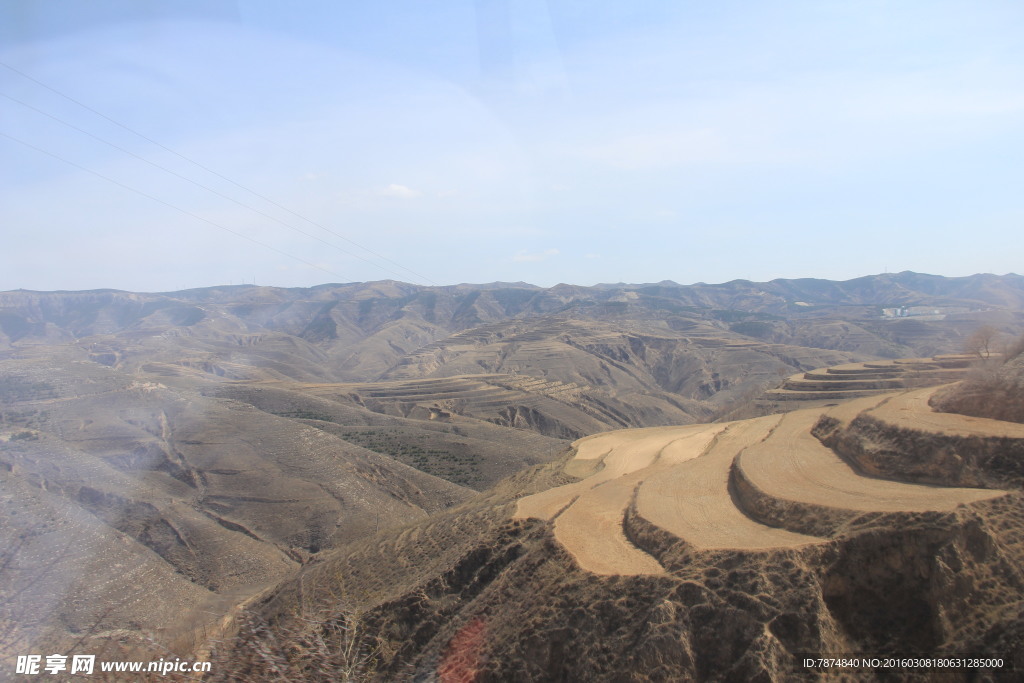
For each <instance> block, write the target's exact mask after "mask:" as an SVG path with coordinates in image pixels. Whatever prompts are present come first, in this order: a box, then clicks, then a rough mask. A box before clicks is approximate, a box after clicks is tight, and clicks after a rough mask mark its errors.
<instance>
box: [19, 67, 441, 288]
mask: <svg viewBox="0 0 1024 683" xmlns="http://www.w3.org/2000/svg"><path fill="white" fill-rule="evenodd" d="M0 66H2V67H4V68H6V69H8V70H10V71H13V72H14V73H16V74H18V75H19V76H22V77H23V78H26V79H28V80H30V81H32V82H33V83H35V84H37V85H39V86H41V87H43V88H46V89H47V90H49V91H50V92H52V93H54V94H56V95H59V96H61V97H63V98H64V99H66V100H68V101H69V102H73V103H75V104H77V105H78V106H79V107H82V108H83V109H86V110H88V111H91V112H92V113H93V114H96V115H97V116H99V117H101V118H103V119H105V120H107V121H109V122H110V123H112V124H114V125H115V126H118V127H119V128H122V129H124V130H126V131H128V132H129V133H131V134H133V135H136V136H138V137H140V138H142V139H143V140H145V141H146V142H149V143H150V144H153V145H156V146H157V147H159V148H160V149H162V150H164V151H166V152H170V153H171V154H173V155H174V156H176V157H178V158H180V159H183V160H185V161H187V162H188V163H190V164H192V165H193V166H196V167H198V168H201V169H202V170H204V171H206V172H207V173H210V174H212V175H215V176H217V177H218V178H220V179H222V180H224V181H226V182H229V183H231V184H232V185H234V186H235V187H237V188H239V189H241V190H244V191H246V192H248V193H249V194H251V195H253V196H255V197H259V198H260V199H262V200H263V201H265V202H267V203H268V204H271V205H273V206H276V207H277V208H279V209H281V210H283V211H286V212H288V213H290V214H291V215H293V216H295V217H296V218H299V219H300V220H303V221H306V222H307V223H309V224H310V225H313V226H315V227H317V228H320V229H321V230H323V231H324V232H327V233H329V234H331V235H334V236H335V237H337V238H338V239H341V240H344V241H345V242H348V243H349V244H351V245H353V246H356V247H359V248H360V249H362V250H363V251H365V252H367V253H368V254H371V255H373V256H375V257H376V258H379V259H381V260H382V261H386V262H388V263H390V264H392V265H393V266H396V267H398V268H401V269H402V270H404V271H406V272H407V273H411V274H413V275H415V276H416V277H418V278H420V279H421V280H424V281H425V282H429V283H430V284H432V285H435V286H439V285H438V284H437V283H436V282H434V281H433V280H431V279H430V278H428V277H426V276H425V275H420V274H419V273H417V272H416V271H414V270H412V269H411V268H407V267H406V266H403V265H402V264H400V263H398V262H396V261H393V260H391V259H389V258H388V257H386V256H383V255H382V254H378V253H377V252H375V251H373V250H372V249H369V248H368V247H364V246H363V245H361V244H359V243H358V242H356V241H355V240H352V239H349V238H348V237H345V236H344V235H341V234H339V233H337V232H335V231H333V230H331V229H330V228H327V227H325V226H323V225H321V224H320V223H317V222H316V221H314V220H312V219H309V218H306V217H305V216H303V215H302V214H300V213H298V212H296V211H293V210H292V209H289V208H288V207H287V206H284V205H282V204H279V203H277V202H275V201H274V200H273V199H270V198H269V197H266V196H264V195H262V194H260V193H259V192H257V191H255V190H252V189H250V188H248V187H246V186H245V185H242V184H241V183H238V182H236V181H234V180H232V179H231V178H228V177H227V176H225V175H222V174H220V173H218V172H217V171H215V170H213V169H212V168H209V167H207V166H204V165H203V164H201V163H199V162H198V161H196V160H195V159H191V158H189V157H187V156H185V155H184V154H181V153H180V152H177V151H175V150H173V149H171V148H170V147H167V146H166V145H163V144H161V143H159V142H157V141H156V140H154V139H152V138H150V137H148V136H146V135H144V134H142V133H140V132H138V131H137V130H135V129H133V128H131V127H129V126H127V125H125V124H123V123H121V122H120V121H117V120H115V119H113V118H111V117H109V116H107V115H106V114H104V113H103V112H101V111H98V110H96V109H93V108H92V107H90V106H89V105H87V104H85V103H83V102H80V101H79V100H77V99H75V98H74V97H71V96H70V95H67V94H65V93H63V92H61V91H60V90H57V89H56V88H54V87H52V86H50V85H47V84H46V83H44V82H42V81H40V80H38V79H36V78H33V77H32V76H30V75H28V74H27V73H25V72H24V71H21V70H19V69H16V68H14V67H13V66H11V65H10V64H7V63H5V62H0ZM11 99H13V98H11ZM37 111H38V110H37ZM47 116H49V114H47ZM51 118H55V117H51ZM62 123H63V121H62ZM83 132H84V131H83ZM89 135H91V134H89ZM93 137H95V136H93ZM97 139H99V138H97ZM101 141H102V140H101ZM108 144H109V143H108ZM133 156H134V155H133ZM144 161H145V160H144ZM165 170H166V169H165ZM175 175H177V174H175ZM179 177H180V176H179ZM190 182H194V181H190ZM196 184H198V183H196ZM201 187H202V186H201ZM207 189H209V188H207ZM211 191H213V190H211ZM218 194H219V193H218ZM222 196H223V195H222ZM229 199H230V198H229ZM232 201H235V200H232ZM236 203H237V202H236ZM243 206H245V205H244V204H243ZM248 208H251V207H248ZM252 210H253V211H256V209H252ZM258 213H259V212H258ZM263 215H266V214H263ZM278 222H280V221H278ZM285 225H287V224H285ZM289 227H290V226H289ZM303 234H305V233H303ZM332 246H333V245H332ZM335 248H338V247H335ZM345 253H349V252H345ZM350 255H351V256H355V254H350ZM355 257H356V258H361V257H358V256H355ZM362 260H364V261H366V259H362ZM367 262H368V263H372V262H370V261H367ZM373 265H375V266H376V267H378V268H383V267H382V266H380V265H379V264H373ZM384 270H387V269H386V268H384ZM388 272H392V271H388ZM392 274H394V273H392Z"/></svg>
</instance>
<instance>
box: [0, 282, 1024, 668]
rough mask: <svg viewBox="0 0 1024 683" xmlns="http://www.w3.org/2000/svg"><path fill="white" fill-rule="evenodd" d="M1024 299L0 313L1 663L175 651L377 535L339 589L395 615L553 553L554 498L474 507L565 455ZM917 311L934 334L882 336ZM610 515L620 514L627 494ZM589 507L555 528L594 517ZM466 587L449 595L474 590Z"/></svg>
mask: <svg viewBox="0 0 1024 683" xmlns="http://www.w3.org/2000/svg"><path fill="white" fill-rule="evenodd" d="M1020 289H1021V288H1020V281H1019V278H1017V277H1016V276H1005V277H995V276H976V277H974V278H964V279H956V280H955V281H952V280H951V281H946V280H945V279H942V278H938V279H935V278H932V277H929V276H913V274H910V275H906V274H901V275H900V276H891V277H881V276H879V277H873V278H867V279H864V280H863V281H851V282H848V283H826V282H824V281H776V282H773V283H760V284H759V283H749V282H735V283H727V284H726V285H695V286H692V287H681V286H678V285H674V284H673V283H660V284H658V285H651V286H645V285H624V286H616V287H606V286H602V287H576V286H571V285H559V286H557V287H552V288H546V289H543V288H537V287H533V286H529V285H523V284H522V283H516V284H512V285H505V284H501V283H495V284H493V285H488V286H473V285H458V286H454V287H433V288H424V287H417V286H414V285H408V284H404V283H398V282H376V283H350V284H341V285H324V286H321V287H314V288H309V289H279V288H269V287H248V286H242V287H215V288H208V289H203V290H189V291H184V292H172V293H164V294H146V293H131V292H119V291H114V290H101V291H93V292H25V291H18V292H6V293H0V480H2V490H0V491H2V492H0V505H2V515H0V547H2V548H4V550H3V555H2V556H0V593H2V594H0V623H2V624H6V625H11V626H8V627H7V628H2V629H0V654H2V655H3V656H5V657H6V656H7V655H10V654H12V653H16V652H24V651H26V650H25V647H27V646H28V645H29V644H31V646H32V647H33V648H36V649H38V650H39V651H42V650H46V649H47V648H54V649H53V650H52V651H58V650H60V649H62V648H64V647H66V646H67V644H68V643H71V642H79V643H93V644H95V645H96V647H97V648H99V647H101V646H103V647H109V648H116V647H122V646H123V647H131V645H132V643H135V644H143V643H150V644H152V643H159V644H160V645H161V646H168V647H171V648H172V649H173V650H174V651H176V652H179V653H185V652H187V651H188V650H189V648H190V647H191V645H190V640H189V639H190V638H191V637H193V636H194V635H195V633H196V632H197V631H198V630H201V629H202V628H204V627H208V626H210V624H216V623H218V622H219V621H220V620H221V619H222V618H223V617H224V615H226V614H228V613H229V612H230V611H231V610H233V609H235V608H236V607H237V606H238V605H240V604H243V603H245V602H246V601H250V600H253V599H255V598H256V596H258V595H260V594H261V591H263V590H264V589H265V588H266V587H268V586H273V585H276V584H277V583H278V582H280V581H288V580H289V579H290V577H292V576H294V575H295V574H296V573H297V572H299V571H300V569H301V568H302V567H303V566H306V565H307V564H310V563H311V562H312V563H313V564H314V565H317V566H319V563H317V562H315V560H316V559H317V558H319V557H321V556H323V555H324V554H325V553H329V552H333V551H334V550H337V549H341V548H345V549H346V550H345V552H346V553H348V552H364V553H369V554H368V555H367V557H368V558H369V557H371V556H372V555H373V552H376V551H374V550H373V548H375V547H376V546H374V545H373V544H374V543H377V542H378V541H373V542H371V541H368V540H366V539H368V538H371V537H374V535H375V533H376V532H378V531H380V532H382V533H383V534H384V536H381V537H380V538H394V539H396V540H394V543H393V545H392V546H390V550H388V551H387V552H390V553H392V556H391V558H390V559H389V560H388V561H391V560H394V562H397V563H398V566H397V567H390V566H385V565H387V562H384V563H383V564H382V562H381V561H380V558H377V559H375V560H374V563H373V564H371V565H367V566H366V567H365V568H364V569H363V570H360V571H364V575H361V576H365V581H364V579H359V580H357V581H355V583H356V584H357V585H358V586H364V583H365V585H366V586H369V585H371V583H372V585H374V586H377V587H378V588H375V589H374V590H378V589H379V591H383V593H381V595H383V594H384V593H387V595H389V596H391V597H389V598H388V599H404V598H403V597H402V596H404V595H405V592H407V589H408V590H412V588H410V587H415V586H420V585H422V583H423V582H424V581H430V580H433V579H432V578H431V577H433V578H436V576H437V572H441V573H442V574H444V572H447V571H449V570H450V569H452V567H453V565H452V564H451V563H452V562H455V561H456V560H457V559H458V558H461V557H463V555H464V554H465V552H468V550H467V548H468V546H467V545H466V543H471V544H477V545H480V544H483V546H486V547H491V546H492V545H493V538H492V536H493V534H494V533H497V534H499V536H500V535H501V534H506V533H508V534H513V535H512V536H509V537H508V538H513V537H516V538H518V536H517V535H522V534H526V536H528V537H529V538H531V539H533V541H530V543H534V541H536V542H537V543H540V544H541V545H540V546H537V547H539V548H549V549H550V548H552V547H560V546H557V544H555V545H551V542H552V538H553V537H549V536H547V535H546V534H547V533H548V532H547V531H546V529H547V527H546V526H545V525H544V524H541V523H539V522H537V521H535V520H528V519H520V520H512V521H510V514H511V512H510V509H509V507H508V503H509V501H510V500H511V496H512V495H513V493H515V495H518V493H519V492H522V491H526V490H530V491H532V490H533V489H538V488H542V486H541V484H542V482H550V481H557V482H560V483H568V477H569V475H568V474H566V473H565V472H562V471H561V470H560V469H557V470H551V471H548V470H543V472H545V473H544V474H543V475H539V474H538V475H534V478H530V477H520V478H515V477H514V478H513V479H512V480H511V482H512V483H505V484H502V485H500V486H499V488H498V489H496V490H495V491H490V492H486V490H487V489H488V488H489V487H491V486H493V485H494V484H496V483H497V482H499V481H500V480H502V479H503V478H506V477H509V476H511V475H514V474H515V473H516V472H518V471H520V470H521V469H522V468H524V467H526V468H529V467H537V466H540V465H542V464H544V463H548V462H550V461H551V460H552V459H553V458H556V457H557V455H558V453H560V452H561V451H562V450H563V449H564V448H565V446H566V445H567V443H568V441H569V440H571V439H577V438H580V437H586V436H588V435H593V434H597V433H601V432H606V431H608V430H612V429H621V428H623V427H630V428H645V427H677V426H678V425H690V424H692V423H696V422H703V421H706V420H708V419H710V418H715V417H719V416H721V415H723V414H726V413H728V412H729V411H730V410H732V409H733V408H735V407H736V406H737V405H742V404H743V403H745V402H748V401H750V400H751V399H752V398H753V397H754V396H756V395H758V394H759V393H760V392H761V391H762V390H763V389H764V388H766V387H767V386H769V385H772V384H774V383H777V381H778V379H780V378H781V377H784V376H786V375H791V374H792V373H794V372H798V371H799V372H806V371H810V370H813V369H814V368H819V367H825V366H831V365H836V364H841V363H853V362H862V361H867V360H873V359H876V358H878V357H896V356H909V355H921V354H935V353H943V352H951V351H955V350H958V348H959V346H960V345H961V343H962V341H963V338H964V337H965V336H966V335H967V334H969V333H970V331H973V329H974V328H975V327H976V326H977V325H978V324H979V323H980V322H987V323H989V324H992V325H994V326H995V327H997V328H1000V329H1003V330H1017V329H1020V327H1021V323H1022V320H1024V319H1022V318H1021V315H1020V314H1019V313H1018V312H1015V310H1012V309H1011V308H1007V307H1008V306H1013V305H1015V303H1014V302H1016V301H1017V300H1018V299H1017V297H1018V295H1019V292H1020ZM924 304H927V305H941V306H945V307H947V308H948V310H947V312H946V313H943V314H942V315H939V316H936V315H930V316H919V317H917V318H915V317H914V316H910V317H907V318H905V319H904V318H899V319H896V318H892V319H890V318H883V317H882V307H885V306H912V305H924ZM900 312H901V314H902V309H900ZM857 424H858V425H860V424H861V423H857ZM695 429H697V431H701V430H700V429H699V428H695ZM746 429H747V428H746V427H745V428H742V429H741V428H739V427H730V428H729V431H728V432H723V433H722V435H721V439H722V440H723V443H724V442H726V441H729V440H731V439H735V438H739V432H740V431H743V430H746ZM857 434H858V433H857V432H856V430H852V431H850V432H849V438H850V439H851V440H852V439H854V436H856V435H857ZM705 436H706V434H705ZM702 438H703V437H702ZM863 440H865V439H862V441H863ZM851 443H852V441H851ZM669 450H670V451H671V449H669ZM701 462H702V466H703V464H705V463H707V462H710V461H706V460H701ZM866 462H867V460H866ZM871 462H874V461H871ZM995 462H996V461H995V460H994V459H993V458H991V457H988V458H981V457H979V458H978V459H977V462H976V463H975V462H974V461H971V463H970V468H968V470H970V471H972V472H975V471H978V472H980V471H983V470H984V469H985V468H986V467H988V466H989V465H992V464H993V463H995ZM579 467H580V465H579V464H578V463H577V464H576V465H573V466H571V467H570V470H571V472H570V473H572V472H576V474H582V473H584V472H583V471H582V470H578V468H579ZM573 468H576V469H573ZM971 468H973V469H971ZM712 469H714V468H712ZM919 469H920V468H919ZM577 470H578V471H577ZM947 470H948V468H947ZM709 471H710V470H709ZM717 471H718V470H714V472H717ZM943 471H945V470H943ZM965 471H966V470H965ZM915 473H916V474H915ZM663 474H665V476H666V477H667V478H666V481H669V480H671V477H668V473H667V472H666V473H663ZM911 475H914V476H923V475H922V474H921V472H920V471H918V470H914V471H913V472H911V471H910V470H908V474H907V476H911ZM709 476H710V475H709ZM535 477H541V478H540V479H536V478H535ZM545 477H546V478H545ZM999 477H1000V478H997V479H992V480H991V481H992V482H994V483H992V485H998V486H1002V485H1004V483H1005V485H1007V486H1011V487H1012V486H1015V485H1016V483H1015V480H1013V478H1012V477H1009V476H1008V475H1006V474H1005V473H1003V474H1000V475H999ZM584 481H586V480H584ZM964 481H965V482H967V480H964ZM972 481H974V480H972ZM977 481H982V479H978V480H977ZM984 481H989V480H987V479H985V480H984ZM963 485H964V486H971V485H975V484H974V483H969V482H967V483H964V484H963ZM524 487H525V488H524ZM479 491H485V493H484V494H483V497H482V498H479V499H477V500H476V502H475V503H473V506H475V507H473V506H470V507H460V506H469V501H470V499H471V498H472V497H473V496H474V495H475V494H476V493H477V492H479ZM602 493H607V494H608V495H612V496H614V501H613V502H614V503H615V504H616V505H619V504H620V503H622V502H623V495H624V490H623V489H618V490H617V489H615V487H608V488H607V489H606V490H604V491H602ZM645 496H646V494H645ZM581 498H582V500H581V502H580V505H579V507H578V508H576V509H573V507H575V506H571V507H570V508H569V510H568V511H567V514H568V517H566V519H567V520H570V519H572V518H573V517H580V518H582V519H587V518H588V517H587V515H588V514H589V513H588V512H587V510H588V509H590V510H591V511H592V512H600V511H602V510H604V511H607V509H611V508H608V507H606V506H604V501H602V500H601V499H600V498H597V499H594V498H593V497H591V496H582V497H581ZM627 498H628V496H627ZM644 500H647V499H646V497H645V498H644ZM627 502H629V501H628V500H627ZM720 502H721V501H720ZM588 506H589V507H588ZM644 506H645V509H646V506H647V503H644ZM612 507H614V506H612ZM616 509H617V510H620V511H621V509H628V508H622V507H621V505H620V506H619V507H618V508H616ZM602 514H603V513H602ZM616 514H618V512H615V513H614V514H612V517H611V524H612V526H614V525H615V524H616V523H617V521H616V520H617V519H618V518H617V517H615V515H616ZM652 514H654V513H652ZM467 515H468V516H467ZM734 516H735V515H734ZM428 519H429V520H431V521H429V522H426V521H425V522H424V526H423V527H422V528H421V527H420V526H419V525H418V522H419V521H420V520H428ZM607 521H608V520H605V522H607ZM452 525H455V526H452ZM606 526H607V525H606ZM673 528H674V527H673ZM389 529H399V530H400V531H396V532H395V533H396V534H398V535H397V536H395V535H390V534H391V531H388V530H389ZM673 533H674V532H673ZM680 533H681V532H680ZM792 533H804V532H803V531H799V530H798V531H793V532H792ZM402 534H405V535H402ZM612 536H614V535H610V536H609V538H611V537H612ZM502 538H504V536H502ZM488 539H490V540H488ZM545 539H546V540H545ZM378 540H379V539H378ZM364 541H365V542H366V543H369V545H366V546H365V547H364V546H361V545H359V544H360V543H363V542H364ZM518 542H519V541H515V542H511V543H512V545H508V547H507V548H506V550H508V552H519V551H513V550H509V548H513V547H515V543H518ZM502 543H503V541H502ZM499 545H500V543H499ZM483 546H482V547H483ZM474 547H476V546H474ZM494 547H497V546H494ZM503 547H504V546H503ZM524 547H526V546H524ZM531 547H532V546H531ZM356 548H364V550H358V551H357V550H356ZM481 552H483V551H481ZM487 552H490V551H487ZM503 552H504V551H503ZM560 552H561V551H560ZM346 556H348V555H346ZM351 557H355V555H351ZM545 557H547V556H546V555H545ZM565 557H570V556H569V555H567V554H566V555H565ZM652 557H653V556H652ZM453 558H454V559H453ZM548 559H550V558H548ZM459 561H461V560H459ZM546 561H547V559H545V562H546ZM474 562H475V560H472V561H470V562H469V564H468V565H460V566H463V569H460V570H458V571H459V572H463V573H464V572H469V574H467V575H466V576H469V575H470V574H471V575H474V576H475V572H476V569H473V567H474V566H475V565H474ZM658 562H661V561H660V560H658ZM324 566H326V563H325V564H324ZM661 566H662V567H664V566H665V565H664V564H663V563H662V564H661ZM413 567H414V568H415V570H413ZM652 569H656V568H655V567H653V565H652ZM658 571H660V570H658ZM403 572H404V573H403ZM410 572H411V573H410ZM371 574H372V576H370V575H371ZM576 576H583V574H579V573H577V574H576ZM587 576H589V574H587ZM463 578H465V577H463ZM392 579H393V580H394V581H395V582H396V583H395V584H394V585H390V584H389V585H387V586H385V583H382V582H387V581H391V580H392ZM449 580H450V581H452V582H454V583H453V585H455V584H458V582H459V581H460V580H461V579H460V578H458V577H454V576H449V577H447V578H445V579H444V581H449ZM361 582H362V583H361ZM590 582H591V579H590V578H587V579H586V580H585V583H587V584H588V585H589V584H590ZM480 586H481V589H482V587H483V584H480ZM364 589H365V588H364V587H360V588H359V590H360V591H363V590H364ZM445 590H447V589H445ZM456 594H460V595H461V593H460V592H459V591H455V592H452V593H450V594H449V598H450V599H451V601H452V602H451V605H452V606H453V607H452V609H456V607H454V605H456V604H461V602H460V601H461V600H463V598H464V597H465V596H464V595H463V597H460V598H458V599H456V598H455V597H454V596H455V595H456ZM542 594H543V591H541V592H540V593H538V595H542ZM150 596H156V597H150ZM378 597H379V596H378ZM375 599H376V598H375ZM371 603H372V601H370V602H368V603H367V604H371ZM372 604H375V605H377V606H378V607H379V606H380V605H381V604H382V603H379V602H377V603H372ZM430 609H433V607H431V608H430ZM457 609H461V607H459V608H457ZM375 614H376V613H375ZM380 614H381V615H383V614H384V613H383V612H380ZM374 618H378V617H374ZM379 618H380V619H384V617H383V616H380V617H379ZM388 619H390V617H388ZM380 623H381V624H383V623H384V622H383V621H381V622H380ZM425 623H426V622H425ZM431 623H434V622H431ZM437 623H440V622H437ZM451 623H454V622H451ZM396 628H397V626H396ZM425 628H429V627H425ZM509 628H512V626H511V623H510V625H509ZM478 635H479V634H478ZM467 637H468V636H467ZM474 637H476V636H474ZM91 646H92V645H90V647H91ZM144 647H145V646H143V649H144ZM403 647H404V646H403ZM408 647H414V648H416V647H419V645H416V639H415V638H414V639H413V641H412V644H411V645H409V646H408ZM404 656H405V655H402V657H404ZM417 656H418V655H417ZM439 656H440V655H439ZM389 661H391V660H389ZM393 661H394V662H398V661H400V658H399V659H394V660H393ZM401 661H405V660H401Z"/></svg>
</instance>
